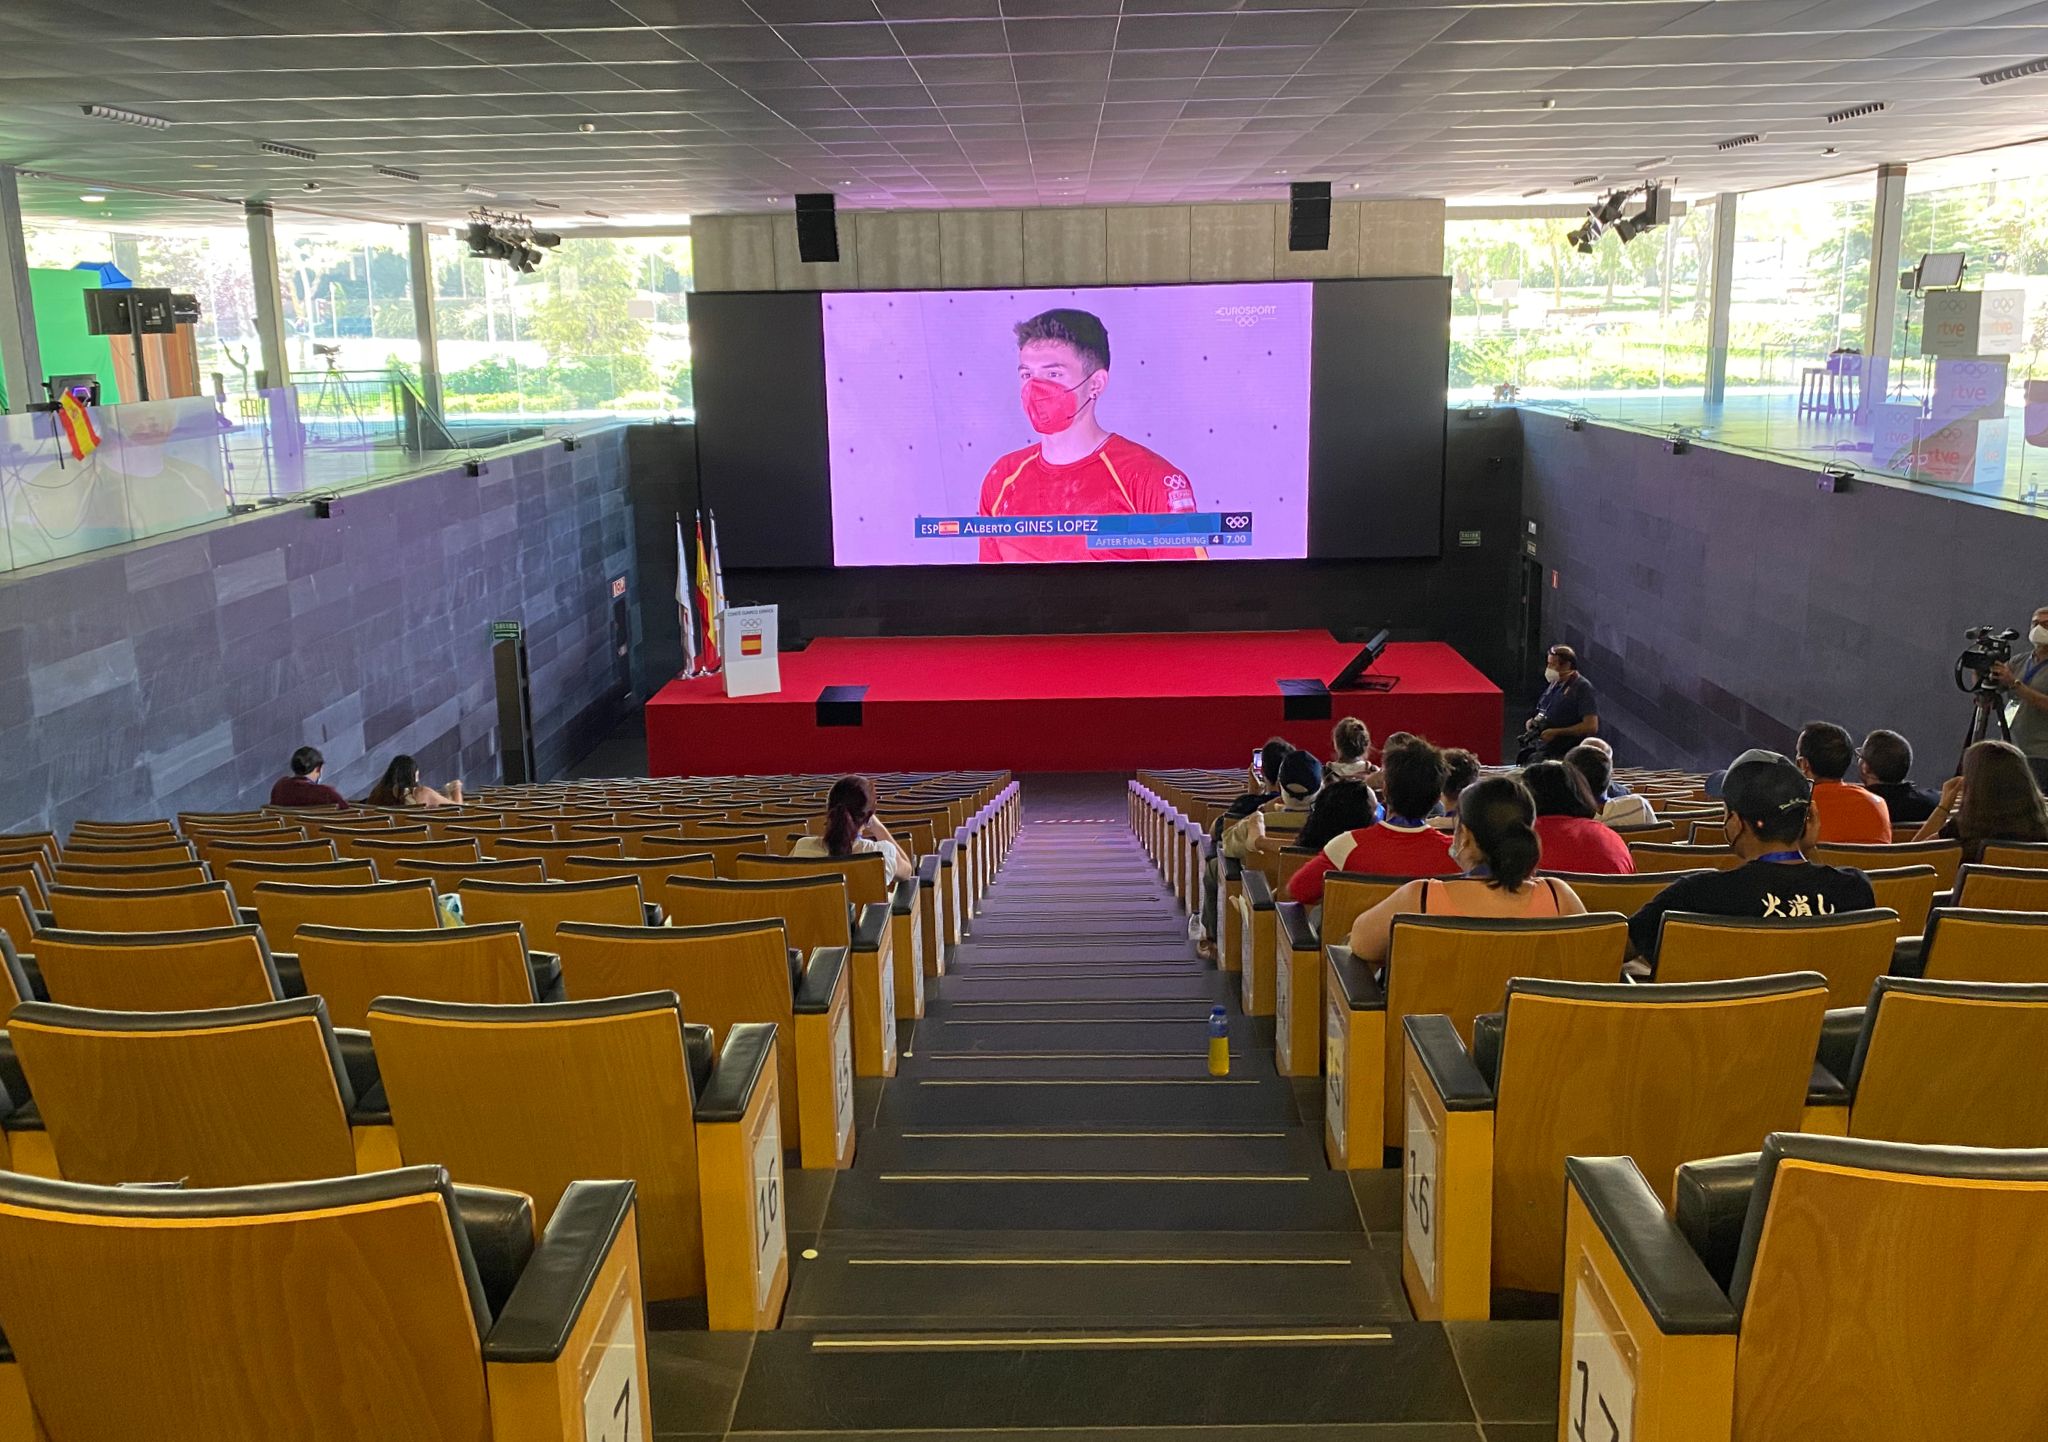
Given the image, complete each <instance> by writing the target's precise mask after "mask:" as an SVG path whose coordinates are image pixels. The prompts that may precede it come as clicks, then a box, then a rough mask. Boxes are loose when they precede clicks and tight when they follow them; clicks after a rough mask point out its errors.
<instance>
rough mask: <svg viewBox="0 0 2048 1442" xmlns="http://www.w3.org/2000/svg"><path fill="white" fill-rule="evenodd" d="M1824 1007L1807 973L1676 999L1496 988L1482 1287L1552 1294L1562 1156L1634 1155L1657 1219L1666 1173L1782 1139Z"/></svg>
mask: <svg viewBox="0 0 2048 1442" xmlns="http://www.w3.org/2000/svg"><path fill="white" fill-rule="evenodd" d="M1827 1004H1828V994H1827V983H1826V981H1825V979H1824V978H1822V977H1821V976H1820V975H1819V974H1818V973H1816V972H1803V973H1796V974H1794V975H1790V976H1775V977H1765V978H1760V979H1751V980H1743V981H1724V982H1706V983H1702V984H1700V985H1696V986H1683V987H1679V986H1668V987H1667V986H1631V985H1625V984H1622V983H1619V982H1600V983H1593V984H1586V983H1575V982H1554V981H1535V980H1528V979H1523V978H1517V979H1515V980H1513V981H1510V982H1509V983H1508V988H1507V1007H1506V1016H1505V1020H1504V1021H1503V1023H1502V1026H1501V1035H1500V1054H1499V1057H1500V1060H1499V1069H1498V1075H1497V1078H1496V1084H1495V1087H1494V1142H1493V1285H1494V1286H1495V1287H1500V1288H1510V1289H1515V1290H1521V1291H1533V1292H1556V1291H1558V1290H1559V1286H1560V1281H1561V1277H1560V1272H1561V1269H1562V1266H1563V1259H1564V1201H1565V1185H1564V1161H1565V1158H1566V1157H1571V1156H1629V1157H1634V1158H1635V1160H1636V1165H1637V1166H1638V1167H1640V1168H1641V1169H1642V1172H1643V1175H1644V1176H1645V1177H1648V1178H1650V1179H1651V1181H1652V1185H1654V1186H1656V1187H1657V1189H1658V1191H1659V1192H1660V1194H1661V1195H1662V1196H1663V1198H1664V1204H1665V1205H1666V1206H1667V1207H1669V1206H1670V1205H1672V1190H1671V1189H1672V1180H1673V1176H1674V1173H1675V1172H1676V1169H1677V1167H1678V1165H1679V1164H1680V1163H1681V1162H1689V1161H1694V1160H1696V1159H1698V1158H1700V1157H1717V1156H1725V1155H1727V1154H1729V1153H1732V1152H1745V1151H1752V1150H1754V1149H1755V1148H1757V1147H1760V1146H1762V1145H1763V1140H1764V1138H1765V1137H1766V1136H1767V1135H1769V1134H1770V1133H1771V1132H1774V1131H1797V1130H1798V1129H1799V1126H1800V1121H1801V1117H1802V1115H1803V1113H1804V1111H1805V1107H1806V1094H1807V1089H1808V1086H1809V1084H1810V1082H1811V1080H1812V1075H1813V1056H1814V1050H1815V1048H1816V1047H1817V1046H1818V1045H1819V1042H1820V1025H1821V1014H1822V1012H1824V1011H1825V1010H1826V1009H1827Z"/></svg>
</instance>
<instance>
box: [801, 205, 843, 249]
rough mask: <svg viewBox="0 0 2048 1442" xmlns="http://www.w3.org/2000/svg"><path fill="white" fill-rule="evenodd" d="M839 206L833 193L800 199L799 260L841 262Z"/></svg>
mask: <svg viewBox="0 0 2048 1442" xmlns="http://www.w3.org/2000/svg"><path fill="white" fill-rule="evenodd" d="M837 204H838V202H837V200H836V199H835V198H834V197H833V196H832V194H831V193H830V192H829V191H828V192H826V193H825V194H823V195H799V196H798V197H797V198H796V254H797V259H799V260H807V261H824V262H828V263H829V262H831V261H836V260H838V259H839V215H838V212H837V210H836V209H835V208H834V207H835V206H836V205H837Z"/></svg>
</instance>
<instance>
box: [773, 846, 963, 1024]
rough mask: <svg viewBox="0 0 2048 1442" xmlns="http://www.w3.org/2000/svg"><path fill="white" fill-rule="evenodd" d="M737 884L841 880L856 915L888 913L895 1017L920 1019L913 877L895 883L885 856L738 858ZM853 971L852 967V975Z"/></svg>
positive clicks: (920, 950) (921, 969)
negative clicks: (883, 909)
mask: <svg viewBox="0 0 2048 1442" xmlns="http://www.w3.org/2000/svg"><path fill="white" fill-rule="evenodd" d="M735 870H736V871H737V872H738V873H739V879H740V880H742V881H773V880H776V879H779V878H781V877H786V876H830V875H838V876H844V877H845V878H846V895H847V899H848V900H849V901H851V902H852V903H853V907H854V911H855V913H856V914H859V913H861V912H864V911H865V910H866V909H867V908H868V907H870V906H876V905H880V906H885V907H887V908H888V913H889V956H890V958H891V964H890V970H891V972H892V973H893V974H894V977H895V983H896V1015H897V1016H899V1017H906V1016H907V1017H910V1018H912V1019H913V1020H914V1019H916V1018H919V1017H922V1016H923V1015H924V979H925V965H924V931H923V929H922V928H921V927H920V926H919V925H918V916H917V907H918V900H919V888H918V882H917V878H916V877H905V878H903V879H902V880H900V881H899V880H895V879H893V878H892V877H891V876H890V875H889V863H888V858H886V857H885V856H883V855H882V853H880V852H878V851H870V852H863V853H861V854H860V855H858V856H742V857H740V858H739V860H738V861H737V862H736V863H735ZM857 971H858V968H856V972H857Z"/></svg>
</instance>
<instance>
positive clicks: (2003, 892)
mask: <svg viewBox="0 0 2048 1442" xmlns="http://www.w3.org/2000/svg"><path fill="white" fill-rule="evenodd" d="M1955 904H1956V905H1957V906H1967V907H1972V908H1974V909H1976V910H1978V911H2048V870H2042V869H2037V868H2035V867H2031V866H1993V865H1991V864H1990V863H1989V862H1982V863H1975V862H1973V863H1972V864H1970V865H1968V866H1965V867H1964V868H1963V869H1962V870H1961V871H1960V872H1959V873H1957V875H1956V889H1955Z"/></svg>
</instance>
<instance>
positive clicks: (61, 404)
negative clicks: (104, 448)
mask: <svg viewBox="0 0 2048 1442" xmlns="http://www.w3.org/2000/svg"><path fill="white" fill-rule="evenodd" d="M57 424H58V425H60V426H62V427H63V428H64V438H65V439H66V440H68V441H70V442H71V456H72V459H73V460H80V461H82V460H84V459H85V458H86V457H87V456H89V455H91V454H92V453H93V452H94V451H96V450H98V449H99V448H100V433H99V431H98V430H97V429H95V428H94V426H93V423H92V412H91V411H88V410H87V409H86V408H85V407H84V406H83V405H81V404H80V403H79V400H78V397H77V396H76V395H74V394H73V393H72V392H70V391H66V392H64V396H63V399H61V400H59V401H58V402H57Z"/></svg>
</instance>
